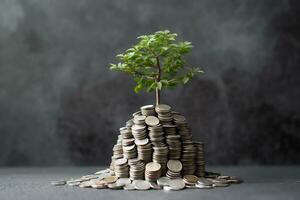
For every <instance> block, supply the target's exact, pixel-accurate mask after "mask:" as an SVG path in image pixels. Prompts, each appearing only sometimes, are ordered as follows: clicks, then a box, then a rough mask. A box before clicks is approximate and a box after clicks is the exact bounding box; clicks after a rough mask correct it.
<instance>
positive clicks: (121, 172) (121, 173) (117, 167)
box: [114, 158, 129, 178]
mask: <svg viewBox="0 0 300 200" xmlns="http://www.w3.org/2000/svg"><path fill="white" fill-rule="evenodd" d="M114 172H115V174H116V176H117V177H119V178H128V176H129V167H128V164H127V159H126V158H121V159H117V160H115V163H114Z"/></svg>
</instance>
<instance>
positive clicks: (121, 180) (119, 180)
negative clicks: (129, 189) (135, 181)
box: [116, 178, 131, 185]
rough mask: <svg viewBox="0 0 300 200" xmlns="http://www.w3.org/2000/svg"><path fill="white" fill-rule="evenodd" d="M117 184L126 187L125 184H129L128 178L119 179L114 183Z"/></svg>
mask: <svg viewBox="0 0 300 200" xmlns="http://www.w3.org/2000/svg"><path fill="white" fill-rule="evenodd" d="M116 183H117V184H120V185H121V184H123V185H126V184H130V183H131V180H130V179H129V178H119V179H118V180H117V181H116Z"/></svg>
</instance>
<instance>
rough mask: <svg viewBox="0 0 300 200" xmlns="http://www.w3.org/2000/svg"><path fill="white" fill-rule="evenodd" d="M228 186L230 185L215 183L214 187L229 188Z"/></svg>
mask: <svg viewBox="0 0 300 200" xmlns="http://www.w3.org/2000/svg"><path fill="white" fill-rule="evenodd" d="M227 186H229V184H228V183H219V182H216V183H213V187H227Z"/></svg>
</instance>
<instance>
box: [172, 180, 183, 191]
mask: <svg viewBox="0 0 300 200" xmlns="http://www.w3.org/2000/svg"><path fill="white" fill-rule="evenodd" d="M169 186H170V187H171V190H182V189H183V188H185V183H184V182H183V180H182V179H181V178H179V179H171V180H170V182H169Z"/></svg>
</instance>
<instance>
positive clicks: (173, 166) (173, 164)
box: [166, 160, 182, 179]
mask: <svg viewBox="0 0 300 200" xmlns="http://www.w3.org/2000/svg"><path fill="white" fill-rule="evenodd" d="M167 167H168V171H167V174H166V176H167V177H168V178H170V179H177V178H181V170H182V164H181V162H180V161H179V160H169V161H168V163H167Z"/></svg>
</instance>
